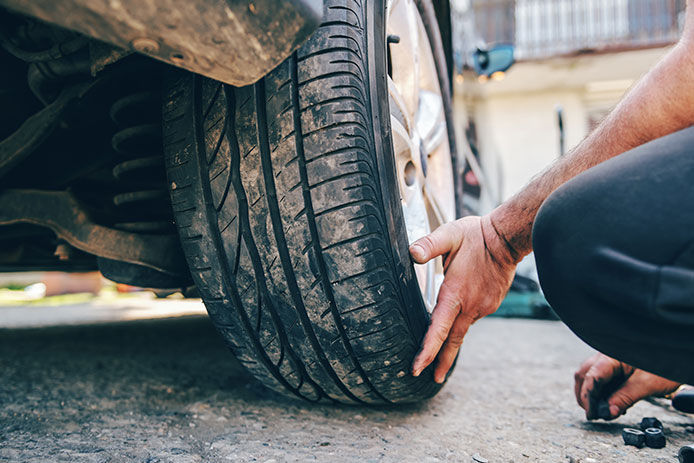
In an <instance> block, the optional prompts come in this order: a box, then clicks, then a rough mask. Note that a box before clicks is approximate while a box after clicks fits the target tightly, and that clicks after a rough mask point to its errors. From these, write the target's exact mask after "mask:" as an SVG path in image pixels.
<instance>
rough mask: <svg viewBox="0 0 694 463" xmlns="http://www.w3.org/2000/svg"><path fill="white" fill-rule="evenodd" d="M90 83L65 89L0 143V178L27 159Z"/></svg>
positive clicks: (89, 86)
mask: <svg viewBox="0 0 694 463" xmlns="http://www.w3.org/2000/svg"><path fill="white" fill-rule="evenodd" d="M91 85H92V83H85V84H80V85H75V86H73V87H69V88H66V89H64V90H63V91H62V92H61V94H60V96H58V98H57V99H56V100H55V101H54V102H53V103H51V104H49V105H48V106H46V107H45V108H43V109H42V110H41V111H39V112H38V113H36V114H34V115H33V116H31V117H30V118H29V119H27V120H26V121H25V122H24V123H23V124H22V125H21V126H20V127H19V128H18V129H17V130H16V131H15V132H14V133H13V134H12V135H10V136H9V137H7V138H6V139H4V140H2V141H0V178H2V176H3V175H4V174H6V173H7V172H9V170H10V169H11V168H12V167H14V166H16V165H17V164H18V163H19V162H20V161H22V160H24V159H26V158H27V157H28V156H29V155H30V154H31V153H33V152H34V151H35V150H36V148H38V147H39V146H40V145H41V143H43V141H44V140H45V139H46V138H47V137H48V136H49V135H50V134H51V133H52V132H53V130H54V129H55V128H56V127H57V126H58V124H59V123H60V121H61V120H62V118H63V115H64V114H65V113H66V111H68V110H69V109H70V108H71V107H72V105H73V104H74V103H75V102H76V101H77V100H78V99H80V98H81V97H82V96H83V95H84V93H85V92H86V91H87V90H89V89H90V88H91Z"/></svg>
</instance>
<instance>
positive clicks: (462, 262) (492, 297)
mask: <svg viewBox="0 0 694 463" xmlns="http://www.w3.org/2000/svg"><path fill="white" fill-rule="evenodd" d="M410 254H412V257H413V259H414V261H415V262H417V263H419V264H424V263H426V262H428V261H429V260H431V259H433V258H435V257H438V256H443V259H444V273H445V278H444V281H443V284H442V285H441V289H440V291H439V295H438V299H437V302H436V307H435V308H434V312H433V313H432V316H431V325H430V326H429V330H428V331H427V334H426V336H425V337H424V342H423V344H422V349H421V350H420V351H419V354H417V357H416V358H415V361H414V364H413V366H412V374H413V375H414V376H419V374H420V373H421V372H422V370H424V369H425V368H426V367H427V366H428V365H429V364H430V363H431V362H433V361H434V359H435V358H436V356H437V354H438V362H437V364H436V370H435V372H434V380H435V381H436V382H437V383H442V382H443V381H444V379H445V378H446V373H448V370H449V369H450V368H451V365H453V361H454V360H455V357H456V354H457V353H458V350H459V349H460V346H461V344H462V343H463V337H464V336H465V333H467V330H468V328H469V327H470V325H472V323H474V322H475V321H477V320H479V319H480V318H482V317H484V316H486V315H489V314H490V313H493V312H495V311H496V309H497V308H499V305H500V304H501V301H502V299H503V298H504V296H505V295H506V293H507V292H508V289H509V287H510V286H511V282H512V281H513V275H514V272H515V268H516V263H517V262H516V261H515V260H514V258H513V257H512V252H511V250H510V249H509V248H508V246H507V245H506V244H505V242H504V241H503V240H502V239H501V238H500V237H499V235H498V234H497V232H496V230H495V229H494V226H493V224H492V222H491V220H490V219H489V217H488V216H485V217H466V218H464V219H460V220H458V221H456V222H452V223H449V224H446V225H443V226H442V227H440V228H438V229H437V230H435V231H434V232H433V233H432V234H430V235H428V236H425V237H424V238H422V239H420V240H418V241H417V242H415V243H414V244H413V245H412V246H411V247H410ZM442 346H443V348H442Z"/></svg>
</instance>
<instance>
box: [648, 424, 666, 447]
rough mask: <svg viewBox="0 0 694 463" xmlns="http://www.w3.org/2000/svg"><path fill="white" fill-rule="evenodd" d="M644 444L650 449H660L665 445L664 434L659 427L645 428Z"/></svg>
mask: <svg viewBox="0 0 694 463" xmlns="http://www.w3.org/2000/svg"><path fill="white" fill-rule="evenodd" d="M645 432H646V445H647V446H648V447H650V448H652V449H662V448H663V447H665V434H663V430H662V429H660V428H648V429H646V431H645Z"/></svg>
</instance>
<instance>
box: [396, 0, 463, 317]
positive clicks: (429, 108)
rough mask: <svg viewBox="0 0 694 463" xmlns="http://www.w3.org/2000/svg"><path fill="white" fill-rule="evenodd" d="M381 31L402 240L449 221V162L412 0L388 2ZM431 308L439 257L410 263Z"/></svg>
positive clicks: (439, 102)
mask: <svg viewBox="0 0 694 463" xmlns="http://www.w3.org/2000/svg"><path fill="white" fill-rule="evenodd" d="M386 34H387V37H388V40H387V41H386V46H387V47H388V50H386V51H387V55H388V57H389V60H390V61H389V75H388V95H389V100H390V122H391V129H392V138H393V151H394V155H395V167H396V170H397V178H398V188H399V191H400V198H401V204H402V211H403V217H404V219H405V227H406V229H407V237H408V241H409V242H410V244H411V243H413V242H414V241H416V240H418V239H419V238H422V237H423V236H425V235H427V234H429V233H430V232H431V231H433V230H435V229H436V228H438V227H439V226H441V225H443V224H445V223H447V222H451V221H453V220H454V219H455V188H454V184H453V165H452V162H451V148H450V145H449V141H448V128H447V123H446V115H445V112H444V105H443V97H442V91H441V87H440V85H439V80H438V74H437V69H436V62H435V60H434V56H433V53H432V51H431V44H430V42H429V38H428V36H427V33H426V29H425V28H424V24H423V22H422V18H421V16H420V14H419V10H418V9H417V5H416V4H415V3H414V0H390V1H388V5H387V19H386ZM415 273H416V276H417V282H418V284H419V288H420V290H421V293H422V298H423V300H424V303H425V305H426V307H427V310H428V311H429V312H431V311H432V310H433V308H434V306H435V305H436V298H437V296H438V292H439V289H440V287H441V284H442V283H443V274H444V268H443V260H442V258H441V257H438V258H436V259H434V260H432V261H430V262H429V263H427V264H424V265H418V264H415Z"/></svg>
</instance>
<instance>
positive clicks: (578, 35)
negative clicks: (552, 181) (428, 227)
mask: <svg viewBox="0 0 694 463" xmlns="http://www.w3.org/2000/svg"><path fill="white" fill-rule="evenodd" d="M684 5H685V0H458V1H454V10H455V19H454V21H453V23H454V24H455V25H456V27H457V30H456V32H455V48H456V58H457V63H456V67H457V70H458V72H459V74H458V75H457V78H456V97H455V107H456V116H457V117H458V119H457V122H456V123H457V125H458V127H457V129H458V131H459V132H458V134H459V137H465V136H467V137H468V138H469V139H470V140H471V141H472V142H473V144H474V147H473V153H467V156H468V158H469V159H470V160H471V162H472V164H473V165H474V164H476V163H478V164H479V165H480V166H481V171H482V172H479V171H476V173H478V177H480V179H479V180H480V182H481V183H482V184H483V190H484V191H485V193H483V194H482V197H481V198H480V199H479V201H480V202H481V204H480V206H481V208H482V210H483V211H486V210H489V209H491V208H492V207H493V206H494V205H495V204H496V203H497V202H499V201H501V200H503V199H505V198H507V197H509V196H511V195H512V194H513V193H515V192H516V191H517V190H518V189H519V188H521V187H522V186H523V185H524V184H525V183H526V182H527V181H528V180H529V179H530V178H531V177H532V176H533V175H534V174H536V173H537V172H539V171H540V170H541V169H542V168H543V167H545V166H546V165H547V164H549V163H551V162H552V161H553V160H554V159H556V158H557V157H558V156H560V155H561V143H560V141H561V138H560V130H559V113H561V114H562V119H563V127H564V144H563V146H564V148H565V149H570V148H571V147H573V146H575V145H576V144H577V143H579V142H580V141H581V140H582V139H583V138H584V137H585V135H586V134H587V133H588V131H589V130H590V129H591V128H592V127H594V126H595V125H596V124H598V123H599V121H600V120H601V119H602V118H603V117H604V116H605V114H606V113H607V112H609V111H610V109H612V107H614V105H615V104H616V103H617V102H618V101H619V99H620V98H621V96H622V95H623V94H624V92H625V91H626V90H627V89H628V88H629V87H630V86H631V85H632V84H633V83H634V81H635V80H637V79H638V78H639V77H640V76H641V75H643V74H644V73H645V72H647V70H648V69H649V68H650V67H652V66H653V65H654V64H655V63H656V62H657V61H658V60H659V59H660V58H661V57H662V56H663V55H664V54H665V53H666V51H667V49H668V48H669V47H670V46H671V45H672V44H673V43H674V42H675V41H676V40H677V38H678V37H679V33H680V30H681V28H682V25H683V11H684ZM497 43H511V44H513V45H515V46H516V57H517V60H518V62H517V63H516V64H515V65H514V67H513V68H512V69H511V70H510V71H509V72H507V73H506V74H505V75H503V76H501V75H497V76H494V77H495V78H494V79H491V80H488V81H485V80H484V79H482V80H480V79H478V78H477V76H475V75H474V74H473V73H472V72H470V71H467V70H466V64H467V61H468V57H470V56H471V54H472V52H473V51H474V50H475V49H476V48H477V47H483V46H487V47H489V46H491V45H493V44H497Z"/></svg>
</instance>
